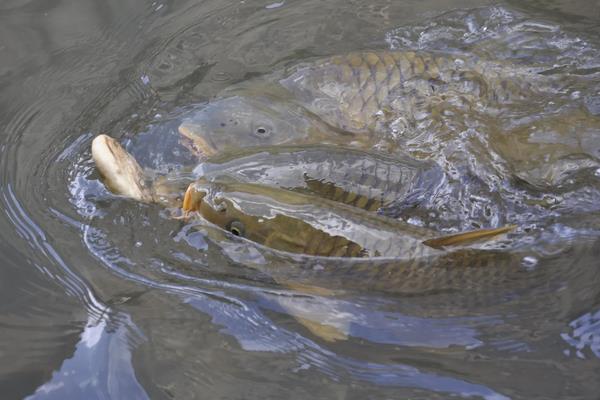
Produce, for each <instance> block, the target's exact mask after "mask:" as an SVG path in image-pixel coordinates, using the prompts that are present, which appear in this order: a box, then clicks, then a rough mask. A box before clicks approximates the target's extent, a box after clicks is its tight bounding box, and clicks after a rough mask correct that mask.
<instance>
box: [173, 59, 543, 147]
mask: <svg viewBox="0 0 600 400" xmlns="http://www.w3.org/2000/svg"><path fill="white" fill-rule="evenodd" d="M539 80H540V79H539V77H538V76H537V75H536V74H535V73H532V72H531V71H529V70H526V69H523V68H517V67H515V66H506V65H502V64H499V63H492V62H484V61H482V60H475V59H470V58H467V57H462V56H456V55H444V54H434V53H426V52H413V51H372V52H354V53H350V54H347V55H342V56H333V57H329V58H325V59H322V60H317V61H315V62H312V63H306V64H300V65H298V66H295V67H292V68H290V69H289V70H287V71H283V72H281V71H279V72H275V73H273V74H271V75H270V76H267V77H263V78H262V79H258V80H253V81H250V82H244V83H243V84H240V85H238V86H236V87H232V88H230V89H227V90H225V91H224V92H223V93H221V95H220V96H219V97H218V98H217V99H215V100H214V101H212V102H210V103H209V104H208V105H207V106H206V107H205V108H204V109H202V110H199V111H197V112H195V113H194V114H192V115H190V116H189V117H188V118H186V119H185V120H184V121H183V122H182V124H181V125H180V128H179V130H180V132H181V133H182V135H183V136H185V137H187V138H190V139H191V140H192V141H194V142H195V143H196V145H197V147H198V148H199V149H200V150H201V151H203V152H204V153H205V154H209V155H214V154H217V153H220V152H222V151H229V150H236V149H240V148H248V147H253V146H265V145H269V146H273V145H280V144H288V145H291V144H310V143H313V144H314V143H331V144H346V145H348V144H350V145H353V146H356V147H361V148H372V147H373V146H374V145H378V146H381V147H382V148H385V147H386V146H387V147H389V148H390V149H393V148H394V143H393V142H394V141H393V140H390V138H386V133H389V132H390V130H391V125H390V124H392V123H394V122H395V121H398V120H402V119H404V120H407V121H412V120H414V119H415V118H417V117H418V118H421V115H427V116H428V118H433V117H434V115H435V112H434V111H435V105H436V104H439V103H443V102H445V101H448V102H450V103H452V102H462V103H466V104H470V105H471V106H475V105H477V104H480V103H482V104H483V105H484V106H485V105H486V104H492V103H497V102H503V101H511V100H512V99H522V98H526V97H527V95H528V93H530V92H531V91H533V90H537V86H539V87H540V88H541V86H542V84H541V83H540V84H539V85H537V81H539ZM534 83H536V85H534ZM232 116H233V118H232ZM231 122H233V123H234V125H231ZM235 122H237V125H235ZM408 125H410V123H408ZM260 127H266V129H265V131H264V132H262V133H260V134H257V133H258V131H257V129H260ZM392 139H393V138H392Z"/></svg>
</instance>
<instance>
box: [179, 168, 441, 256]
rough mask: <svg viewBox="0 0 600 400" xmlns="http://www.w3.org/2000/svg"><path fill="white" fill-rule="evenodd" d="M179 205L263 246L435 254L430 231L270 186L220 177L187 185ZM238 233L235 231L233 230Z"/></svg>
mask: <svg viewBox="0 0 600 400" xmlns="http://www.w3.org/2000/svg"><path fill="white" fill-rule="evenodd" d="M183 209H184V210H186V211H198V212H199V213H200V215H201V216H202V217H204V218H205V219H206V220H208V221H209V222H211V223H214V224H216V225H218V226H219V227H221V228H222V229H225V230H227V231H230V232H233V231H232V230H231V226H232V224H233V223H234V222H235V223H241V226H242V228H241V229H243V230H244V231H245V232H244V233H243V236H244V237H247V238H248V239H250V240H252V241H253V242H256V243H259V244H261V245H264V246H267V247H273V248H276V249H277V250H282V251H288V252H293V253H300V254H310V255H321V256H346V257H349V256H350V257H361V256H364V257H367V256H368V257H374V256H399V255H402V256H410V257H417V256H423V255H425V254H432V253H435V252H438V251H439V250H435V249H433V248H432V247H429V246H427V245H424V244H423V243H422V242H423V240H426V239H430V238H433V237H435V236H436V235H435V233H434V232H432V231H429V230H427V229H425V228H421V227H417V226H414V225H410V224H407V223H404V222H402V221H397V220H393V219H390V218H385V217H380V216H378V215H376V214H374V213H369V212H366V211H364V210H360V209H358V208H356V207H351V206H347V205H345V204H340V203H337V202H334V201H331V200H327V199H323V198H319V197H316V196H309V195H305V194H301V193H297V192H292V191H289V190H284V189H280V188H275V187H269V186H262V185H256V184H247V183H240V182H236V181H234V180H232V179H221V180H216V179H213V180H212V181H210V182H208V181H206V180H203V179H201V180H199V181H197V182H196V183H194V184H192V185H190V188H188V190H187V193H186V195H185V196H184V203H183ZM233 233H234V234H237V233H236V232H233Z"/></svg>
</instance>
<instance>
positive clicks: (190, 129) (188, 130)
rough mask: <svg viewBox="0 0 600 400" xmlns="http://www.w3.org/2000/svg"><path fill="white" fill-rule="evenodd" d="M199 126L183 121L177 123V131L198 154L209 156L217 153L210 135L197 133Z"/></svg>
mask: <svg viewBox="0 0 600 400" xmlns="http://www.w3.org/2000/svg"><path fill="white" fill-rule="evenodd" d="M198 128H199V126H198V125H195V124H189V123H185V122H184V123H183V124H181V125H179V133H180V134H181V136H183V137H184V138H185V139H187V140H188V141H189V142H188V143H187V144H188V145H190V147H191V150H192V151H193V152H194V153H195V154H196V155H197V156H198V157H200V156H206V157H210V156H213V155H215V154H216V153H217V148H216V146H215V145H214V143H212V140H211V139H210V137H206V136H201V135H199V134H198V131H199V129H198Z"/></svg>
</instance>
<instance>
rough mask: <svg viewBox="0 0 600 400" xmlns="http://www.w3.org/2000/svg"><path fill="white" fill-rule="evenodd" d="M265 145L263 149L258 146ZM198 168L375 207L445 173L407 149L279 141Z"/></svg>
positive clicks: (415, 192)
mask: <svg viewBox="0 0 600 400" xmlns="http://www.w3.org/2000/svg"><path fill="white" fill-rule="evenodd" d="M259 150H260V151H259ZM209 161H210V162H206V163H202V164H200V165H199V166H198V167H196V169H195V170H194V173H195V175H196V176H199V177H200V176H204V177H206V178H207V179H210V177H211V176H226V175H227V176H230V177H232V178H233V179H236V180H238V181H240V182H245V183H256V184H262V185H269V186H275V187H281V188H284V189H290V190H295V191H299V192H302V193H307V194H313V195H316V196H319V197H322V198H325V199H330V200H333V201H336V202H341V203H344V204H348V205H352V206H354V207H358V208H362V209H365V210H368V211H376V210H378V209H379V208H381V207H385V206H388V205H389V204H391V203H393V202H396V203H397V202H399V201H405V200H406V199H407V197H409V195H410V197H411V199H412V200H411V201H413V202H414V201H415V199H416V198H418V197H419V196H425V195H426V194H427V193H433V192H434V190H435V186H437V185H440V184H441V182H442V181H443V179H444V175H443V172H442V170H441V168H440V167H439V166H438V165H437V164H434V163H429V162H425V161H417V160H414V159H412V158H411V157H409V156H407V155H402V154H396V155H395V156H394V157H390V156H386V155H383V154H380V153H377V152H364V151H361V150H357V149H350V148H346V147H340V146H323V145H316V146H315V145H313V146H310V145H308V146H275V147H267V148H260V149H257V150H253V151H252V152H251V153H249V152H248V151H242V152H232V153H228V154H225V155H222V156H220V157H213V158H211V159H210V160H209Z"/></svg>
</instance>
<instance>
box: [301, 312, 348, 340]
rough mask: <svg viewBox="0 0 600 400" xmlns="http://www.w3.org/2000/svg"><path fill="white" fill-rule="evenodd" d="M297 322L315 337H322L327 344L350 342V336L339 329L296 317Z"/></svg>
mask: <svg viewBox="0 0 600 400" xmlns="http://www.w3.org/2000/svg"><path fill="white" fill-rule="evenodd" d="M294 318H296V320H297V321H298V322H299V323H300V324H301V325H302V326H304V327H305V328H306V329H308V330H309V331H310V332H311V333H312V334H314V335H315V336H318V337H320V338H321V339H323V340H325V341H326V342H335V341H337V340H348V335H347V334H346V333H345V332H342V331H340V330H339V329H338V328H336V327H334V326H331V325H325V324H320V323H318V322H316V321H312V320H310V319H306V318H302V317H294Z"/></svg>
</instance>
